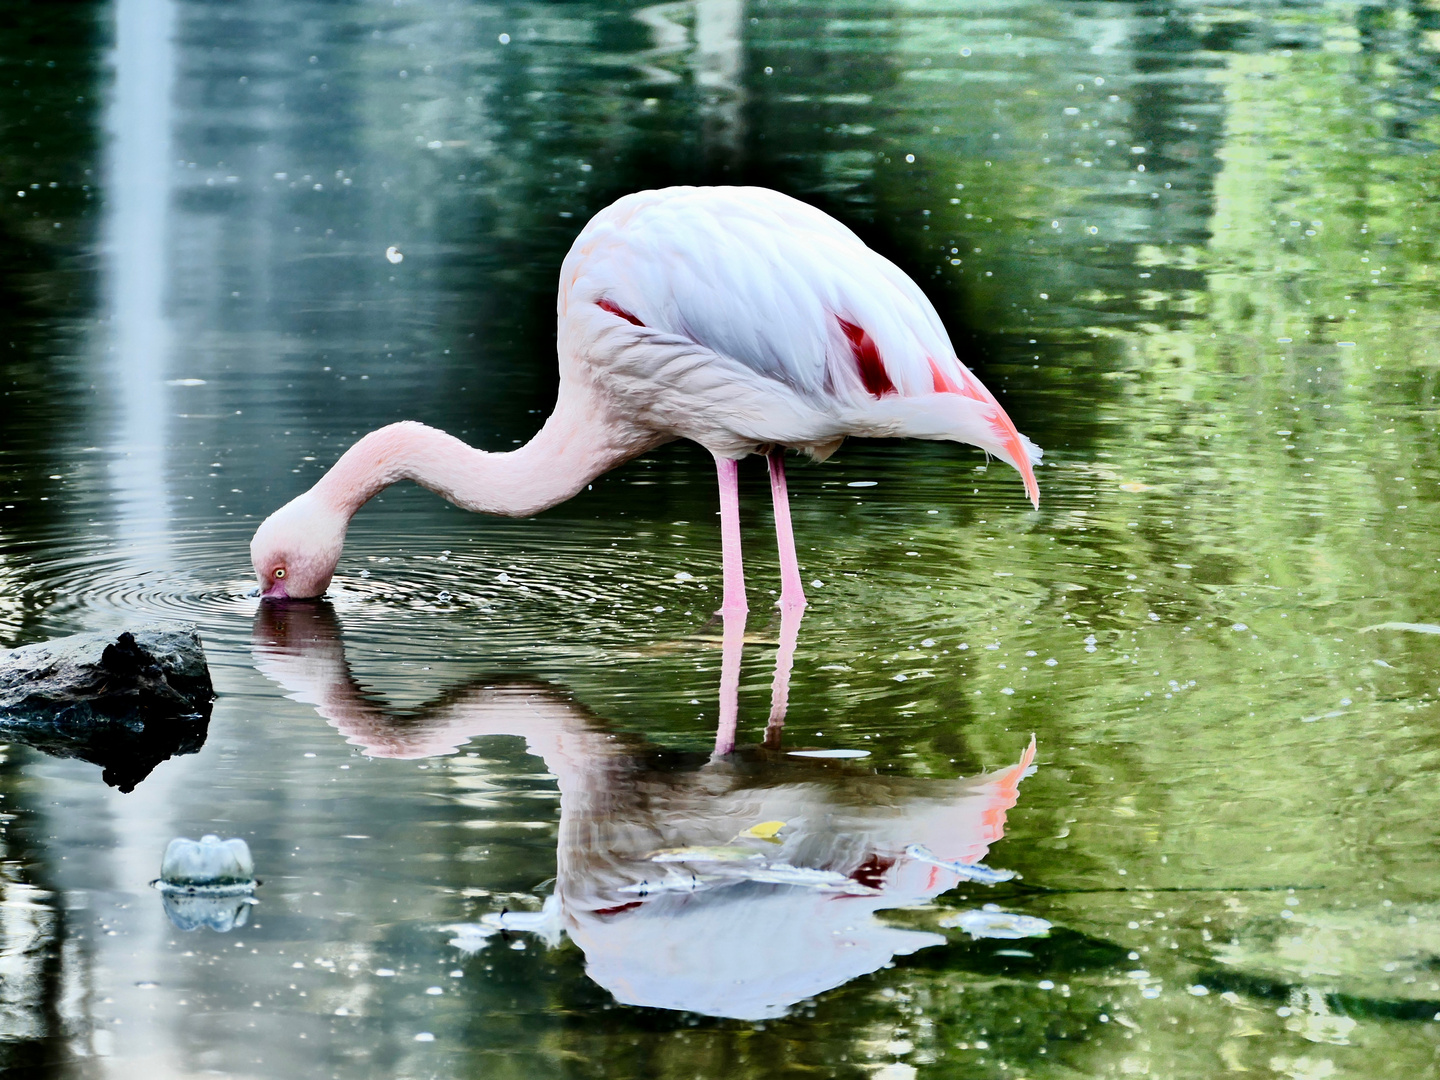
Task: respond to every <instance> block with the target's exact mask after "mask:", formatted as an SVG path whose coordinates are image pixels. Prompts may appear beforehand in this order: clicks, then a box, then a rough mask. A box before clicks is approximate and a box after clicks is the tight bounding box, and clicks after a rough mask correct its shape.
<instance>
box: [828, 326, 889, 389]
mask: <svg viewBox="0 0 1440 1080" xmlns="http://www.w3.org/2000/svg"><path fill="white" fill-rule="evenodd" d="M835 319H836V321H837V322H839V324H840V329H841V330H844V331H845V337H846V338H847V339H849V341H850V352H851V353H852V354H853V355H854V357H855V366H856V367H857V368H859V369H860V381H861V382H862V383H864V384H865V389H866V391H868V392H869V393H871V394H874V395H875V396H876V397H877V398H878V397H884V396H885V395H886V394H893V393H895V384H894V383H893V382H891V381H890V374H889V372H887V371H886V370H885V361H883V360H881V359H880V350H879V348H877V347H876V345H875V339H874V338H872V337H871V336H870V335H869V334H867V333H866V332H865V331H864V330H863V329H862V328H861V327H859V326H856V325H855V324H854V323H852V322H846V321H845V320H844V319H842V318H840V316H838V315H837V316H835Z"/></svg>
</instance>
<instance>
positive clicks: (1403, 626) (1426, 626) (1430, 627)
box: [1360, 622, 1440, 634]
mask: <svg viewBox="0 0 1440 1080" xmlns="http://www.w3.org/2000/svg"><path fill="white" fill-rule="evenodd" d="M1374 630H1407V631H1409V632H1410V633H1412V634H1440V623H1428V622H1382V623H1376V624H1375V625H1374V626H1365V627H1362V628H1361V630H1360V633H1362V634H1368V633H1370V632H1371V631H1374Z"/></svg>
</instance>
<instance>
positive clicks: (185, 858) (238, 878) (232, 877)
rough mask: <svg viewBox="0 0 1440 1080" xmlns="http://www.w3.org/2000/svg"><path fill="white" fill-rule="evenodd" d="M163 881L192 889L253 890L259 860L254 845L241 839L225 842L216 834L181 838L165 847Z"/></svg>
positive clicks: (231, 839) (162, 866)
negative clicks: (226, 888) (246, 888)
mask: <svg viewBox="0 0 1440 1080" xmlns="http://www.w3.org/2000/svg"><path fill="white" fill-rule="evenodd" d="M160 880H161V881H162V882H163V883H164V884H166V885H171V886H175V885H179V886H185V887H190V888H197V887H199V888H204V887H216V886H220V887H226V886H249V887H253V886H254V884H255V860H254V859H253V858H252V857H251V855H250V846H249V845H248V844H246V843H245V841H244V840H241V839H240V838H239V837H238V836H237V837H231V838H230V839H229V840H221V839H220V837H218V836H216V835H214V834H213V833H208V834H206V835H205V836H202V837H201V838H200V839H199V840H191V839H189V838H187V837H184V836H177V837H176V838H175V839H174V840H171V841H170V843H169V844H168V845H167V846H166V848H165V857H164V858H163V859H161V861H160Z"/></svg>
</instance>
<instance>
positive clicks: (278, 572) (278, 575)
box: [275, 566, 285, 581]
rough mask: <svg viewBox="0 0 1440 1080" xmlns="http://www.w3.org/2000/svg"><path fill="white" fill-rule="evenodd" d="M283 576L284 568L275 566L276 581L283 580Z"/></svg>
mask: <svg viewBox="0 0 1440 1080" xmlns="http://www.w3.org/2000/svg"><path fill="white" fill-rule="evenodd" d="M284 576H285V567H283V566H277V567H276V568H275V579H276V580H277V581H278V580H279V579H280V578H283V577H284Z"/></svg>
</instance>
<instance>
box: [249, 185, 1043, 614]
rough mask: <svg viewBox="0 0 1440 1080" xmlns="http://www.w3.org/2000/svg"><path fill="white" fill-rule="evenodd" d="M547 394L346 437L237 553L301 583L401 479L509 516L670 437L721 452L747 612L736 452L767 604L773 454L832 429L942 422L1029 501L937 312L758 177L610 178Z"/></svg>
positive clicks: (935, 431)
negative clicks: (525, 420)
mask: <svg viewBox="0 0 1440 1080" xmlns="http://www.w3.org/2000/svg"><path fill="white" fill-rule="evenodd" d="M557 316H558V325H557V331H558V334H557V336H558V348H559V364H560V391H559V396H558V399H557V402H556V406H555V411H554V413H553V414H552V415H551V417H550V418H549V420H548V421H547V422H546V423H545V426H544V427H543V428H542V429H541V431H540V432H539V433H538V434H537V435H536V436H535V438H534V439H532V440H531V441H530V442H529V443H528V444H526V445H525V446H523V447H521V448H520V449H518V450H515V451H512V452H510V453H502V454H491V453H486V452H485V451H481V450H475V449H473V448H471V447H469V446H466V445H465V444H464V443H462V442H460V441H459V440H458V439H454V438H452V437H451V436H448V435H445V434H444V433H443V432H439V431H435V430H434V429H431V428H426V427H424V426H423V425H419V424H410V423H407V424H394V425H391V426H390V427H387V428H382V429H380V430H379V431H375V432H371V433H370V434H369V435H367V436H365V437H364V438H363V439H361V440H360V441H359V442H358V443H356V444H355V445H354V446H353V447H351V448H350V449H349V450H348V451H346V453H345V454H344V456H342V457H341V459H340V461H339V462H337V463H336V465H335V467H334V468H333V469H331V470H330V471H329V472H328V473H326V475H325V476H324V477H322V478H321V480H320V481H319V483H317V484H316V485H315V487H314V488H312V489H311V490H310V491H308V492H306V493H305V494H304V495H301V496H299V497H298V498H297V499H295V500H293V501H292V502H290V503H288V504H286V506H284V507H281V508H280V509H279V510H277V511H276V512H275V513H274V514H273V515H271V517H270V518H268V519H267V520H266V521H265V523H264V524H262V525H261V527H260V529H259V530H258V531H257V532H256V534H255V539H254V541H253V542H252V544H251V556H252V560H253V562H254V566H255V572H256V575H257V576H258V577H259V579H260V584H261V591H262V593H263V594H264V595H266V596H290V597H301V596H318V595H319V594H320V593H322V592H324V590H325V588H326V586H327V585H328V584H329V582H330V578H331V576H332V574H333V573H334V568H335V565H336V563H337V562H338V560H339V556H340V550H341V548H342V546H343V543H344V535H345V528H346V525H347V524H348V522H349V519H350V517H351V515H353V514H354V513H355V511H356V510H358V509H359V508H360V506H362V505H363V504H364V503H365V502H366V501H367V500H368V499H369V498H371V497H372V496H373V495H374V494H375V493H376V492H378V491H380V490H381V489H382V488H384V487H385V486H387V485H389V484H391V483H394V482H396V481H398V480H413V481H415V482H416V483H419V484H421V485H423V486H425V487H427V488H430V489H431V490H432V491H435V492H437V493H438V494H440V495H442V496H444V497H445V498H447V499H449V500H450V501H452V502H454V503H456V504H457V505H459V506H462V507H465V508H466V509H469V510H476V511H481V512H485V513H492V514H505V515H512V516H524V515H528V514H532V513H536V512H538V511H539V510H542V509H545V508H546V507H549V506H553V505H555V504H556V503H559V502H562V501H564V500H565V499H568V498H569V497H571V496H572V495H574V494H575V493H576V492H578V491H580V490H581V489H583V488H584V486H585V485H586V484H587V483H589V482H590V481H591V480H592V479H594V477H596V476H598V475H599V474H600V473H602V472H605V471H607V470H608V469H611V468H613V467H615V466H616V465H618V464H620V463H621V462H623V461H626V460H628V459H630V458H632V457H634V456H636V455H638V454H641V453H644V452H645V451H646V450H649V449H651V448H653V447H655V446H658V445H661V444H663V443H665V442H669V441H671V440H672V439H676V438H686V439H692V440H694V441H695V442H698V443H700V444H701V445H702V446H704V447H705V448H706V449H708V450H709V451H710V452H711V453H712V454H714V456H715V458H716V461H717V468H718V470H719V479H720V489H721V514H722V518H721V524H722V537H723V548H724V556H723V558H724V563H725V571H726V573H725V582H726V587H725V597H724V604H723V606H722V610H723V611H726V612H728V613H735V612H741V611H744V610H745V606H746V605H745V597H744V584H743V576H742V573H741V563H740V551H739V521H738V491H737V487H736V482H735V475H736V474H735V467H734V462H735V461H736V460H738V459H739V458H742V457H745V456H747V455H749V454H754V453H766V454H769V456H770V466H771V478H772V483H773V486H772V491H773V494H774V496H775V498H776V502H777V514H776V519H777V526H778V530H777V531H778V532H779V540H780V548H781V565H782V592H781V604H782V606H784V607H792V608H793V607H803V606H804V603H805V599H804V592H803V589H802V587H801V584H800V577H799V572H798V567H797V565H796V559H795V553H794V540H793V537H792V536H791V535H790V530H789V515H788V512H787V513H784V514H783V515H782V514H781V513H779V512H778V511H779V509H780V505H779V504H780V501H781V500H782V499H783V497H784V472H783V464H782V458H781V453H782V452H783V450H784V449H787V448H788V449H793V450H798V451H801V452H804V453H806V454H809V455H810V456H812V457H814V458H817V459H823V458H825V457H828V456H829V455H830V454H832V453H833V452H834V451H835V449H836V448H837V447H838V446H839V445H840V443H841V441H842V440H844V438H845V437H846V436H851V435H854V436H869V437H888V436H903V437H910V438H920V439H945V440H951V441H955V442H965V443H970V444H972V445H975V446H978V447H980V448H982V449H984V450H986V451H987V452H989V453H991V454H993V455H995V456H996V457H998V458H1000V459H1001V460H1002V461H1005V462H1008V463H1009V464H1010V465H1013V466H1014V467H1015V468H1016V469H1018V470H1019V471H1020V474H1021V476H1022V478H1023V479H1024V481H1025V487H1026V492H1027V494H1028V495H1029V496H1030V498H1031V500H1032V501H1033V502H1034V503H1035V504H1036V505H1037V506H1038V505H1039V489H1038V487H1037V486H1036V483H1035V477H1034V473H1033V470H1032V465H1033V464H1034V463H1035V462H1038V461H1039V459H1040V450H1039V448H1038V447H1036V446H1035V445H1034V444H1033V443H1031V442H1030V440H1028V439H1027V438H1025V436H1023V435H1021V434H1020V433H1019V432H1018V431H1017V430H1016V429H1015V426H1014V424H1012V423H1011V421H1010V418H1009V417H1008V416H1006V414H1005V410H1004V409H1003V408H1001V407H1000V404H999V403H998V402H997V401H996V400H995V398H994V396H993V395H992V394H990V392H989V391H988V390H986V389H985V387H984V386H983V385H982V384H981V383H980V381H979V380H978V379H977V378H975V376H974V375H973V374H972V373H971V372H970V371H969V369H967V368H966V367H965V365H964V364H962V363H961V362H960V360H959V359H958V358H957V357H956V355H955V350H954V348H953V347H952V346H951V344H950V339H949V337H948V336H947V334H946V333H945V328H944V326H943V325H942V324H941V322H940V318H939V316H938V315H937V314H936V312H935V308H934V307H933V306H932V305H931V303H930V301H929V300H928V299H927V298H926V297H925V294H924V293H922V292H921V291H920V289H919V287H918V286H916V284H915V283H914V282H913V281H911V280H910V278H908V277H907V276H906V275H905V274H904V273H903V272H902V271H900V269H899V268H897V267H896V266H895V265H894V264H893V263H891V262H890V261H889V260H887V259H885V258H883V257H882V256H880V255H878V254H876V253H875V252H874V251H871V250H870V249H869V248H868V247H866V246H865V245H864V244H863V243H862V242H861V241H860V239H859V238H858V237H856V236H855V234H854V233H852V232H851V231H850V230H849V229H847V228H845V226H843V225H841V224H840V223H839V222H838V221H835V220H834V219H833V218H831V217H829V216H828V215H826V214H824V213H822V212H821V211H819V210H817V209H815V208H814V207H811V206H808V205H806V204H805V203H802V202H799V201H798V200H795V199H792V198H789V197H788V196H785V195H781V194H779V193H777V192H774V191H768V190H766V189H764V188H738V187H718V188H685V187H677V188H666V189H663V190H660V191H643V192H637V193H636V194H633V195H627V196H625V197H624V198H622V199H620V200H619V201H618V202H616V203H614V204H613V205H612V206H610V207H608V208H606V209H605V210H603V211H601V212H600V213H599V214H597V215H595V217H594V218H593V219H592V220H591V221H590V222H589V224H587V225H586V226H585V228H584V230H583V231H582V232H581V233H580V235H579V236H578V237H577V238H576V240H575V243H574V245H573V246H572V248H571V249H570V253H569V254H568V255H567V256H566V258H565V262H564V264H563V265H562V267H561V271H560V292H559V300H558V309H557Z"/></svg>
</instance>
